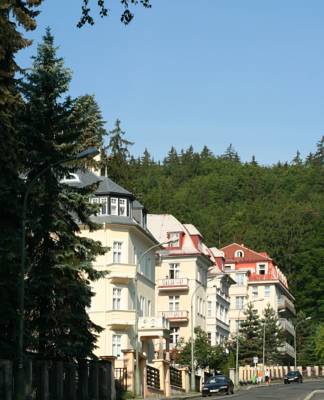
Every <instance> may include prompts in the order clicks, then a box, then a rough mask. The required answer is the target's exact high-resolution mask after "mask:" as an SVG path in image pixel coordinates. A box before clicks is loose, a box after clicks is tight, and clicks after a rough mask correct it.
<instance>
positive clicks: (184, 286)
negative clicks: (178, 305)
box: [158, 278, 189, 290]
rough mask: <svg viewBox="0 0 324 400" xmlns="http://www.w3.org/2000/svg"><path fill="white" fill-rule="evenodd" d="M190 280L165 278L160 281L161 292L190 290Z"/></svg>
mask: <svg viewBox="0 0 324 400" xmlns="http://www.w3.org/2000/svg"><path fill="white" fill-rule="evenodd" d="M188 282H189V280H188V278H165V279H160V280H159V284H158V287H159V290H188V289H189V284H188Z"/></svg>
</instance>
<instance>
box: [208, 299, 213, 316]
mask: <svg viewBox="0 0 324 400" xmlns="http://www.w3.org/2000/svg"><path fill="white" fill-rule="evenodd" d="M211 316H212V302H211V301H208V302H207V317H211Z"/></svg>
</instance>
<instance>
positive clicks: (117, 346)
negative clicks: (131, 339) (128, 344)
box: [112, 335, 121, 358]
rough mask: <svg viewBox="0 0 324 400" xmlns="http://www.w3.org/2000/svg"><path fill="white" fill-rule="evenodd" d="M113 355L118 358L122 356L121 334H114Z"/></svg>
mask: <svg viewBox="0 0 324 400" xmlns="http://www.w3.org/2000/svg"><path fill="white" fill-rule="evenodd" d="M112 355H113V356H115V357H117V358H119V357H120V356H121V335H112Z"/></svg>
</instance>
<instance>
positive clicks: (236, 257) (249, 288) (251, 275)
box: [221, 243, 296, 365]
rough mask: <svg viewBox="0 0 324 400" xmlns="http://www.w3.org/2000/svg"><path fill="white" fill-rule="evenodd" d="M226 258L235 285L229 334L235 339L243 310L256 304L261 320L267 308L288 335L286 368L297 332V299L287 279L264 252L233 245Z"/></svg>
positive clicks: (241, 245)
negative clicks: (272, 312) (295, 321)
mask: <svg viewBox="0 0 324 400" xmlns="http://www.w3.org/2000/svg"><path fill="white" fill-rule="evenodd" d="M221 250H222V251H223V252H224V256H225V266H224V270H225V271H226V273H228V274H230V276H231V277H232V278H233V280H235V281H236V284H233V285H231V287H230V291H229V294H230V300H231V306H230V312H229V322H230V331H231V334H232V335H233V336H235V335H236V334H237V332H238V329H239V325H240V323H241V321H242V320H244V318H245V316H244V309H245V307H246V305H247V304H248V303H249V302H253V306H254V309H255V310H257V312H258V314H259V315H260V317H262V316H263V310H264V309H265V308H266V307H267V305H268V304H270V306H271V307H272V308H273V309H274V310H275V311H276V312H277V314H278V318H279V322H280V324H281V326H282V328H283V329H284V331H285V334H286V342H285V344H284V347H283V349H282V351H283V353H284V354H285V355H286V359H287V364H288V365H289V363H291V362H292V359H293V358H294V347H293V342H294V336H295V329H294V325H293V322H292V320H293V318H294V317H295V315H296V311H295V306H294V301H295V299H294V297H293V295H292V294H291V292H290V291H289V287H288V281H287V278H286V277H285V275H284V274H283V273H282V272H281V271H280V269H279V268H278V267H277V266H276V265H275V264H274V262H273V260H272V259H271V258H270V257H269V255H268V254H267V253H265V252H259V253H258V252H256V251H254V250H251V249H249V248H247V247H246V246H244V245H243V244H237V243H233V244H230V245H228V246H225V247H223V248H222V249H221Z"/></svg>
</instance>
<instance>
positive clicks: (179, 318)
mask: <svg viewBox="0 0 324 400" xmlns="http://www.w3.org/2000/svg"><path fill="white" fill-rule="evenodd" d="M160 314H161V315H162V316H163V317H165V318H167V319H168V320H169V321H170V322H188V321H189V311H184V310H182V311H162V312H161V313H160Z"/></svg>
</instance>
